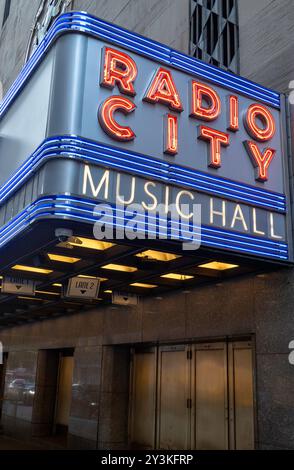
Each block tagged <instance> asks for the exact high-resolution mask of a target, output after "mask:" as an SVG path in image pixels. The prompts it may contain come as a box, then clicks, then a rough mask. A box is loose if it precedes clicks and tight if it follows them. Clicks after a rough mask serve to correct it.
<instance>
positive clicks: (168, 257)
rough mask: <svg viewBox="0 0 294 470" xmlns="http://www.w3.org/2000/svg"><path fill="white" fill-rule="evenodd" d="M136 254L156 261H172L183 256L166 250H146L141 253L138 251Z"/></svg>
mask: <svg viewBox="0 0 294 470" xmlns="http://www.w3.org/2000/svg"><path fill="white" fill-rule="evenodd" d="M135 256H137V257H138V258H146V259H148V260H156V261H172V260H174V259H177V258H181V256H180V255H174V254H173V253H165V252H164V251H156V250H146V251H142V252H141V253H137V254H136V255H135Z"/></svg>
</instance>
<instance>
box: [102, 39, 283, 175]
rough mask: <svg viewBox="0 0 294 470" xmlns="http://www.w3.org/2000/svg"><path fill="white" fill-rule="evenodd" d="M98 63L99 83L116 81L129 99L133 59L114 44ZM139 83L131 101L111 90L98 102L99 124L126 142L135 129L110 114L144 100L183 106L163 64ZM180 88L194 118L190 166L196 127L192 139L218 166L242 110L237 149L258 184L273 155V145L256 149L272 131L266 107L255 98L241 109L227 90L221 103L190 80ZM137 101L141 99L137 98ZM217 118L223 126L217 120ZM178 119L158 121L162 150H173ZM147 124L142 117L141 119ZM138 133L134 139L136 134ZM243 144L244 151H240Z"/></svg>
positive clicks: (204, 86)
mask: <svg viewBox="0 0 294 470" xmlns="http://www.w3.org/2000/svg"><path fill="white" fill-rule="evenodd" d="M100 68H101V81H100V85H101V86H103V87H108V88H110V89H113V88H114V87H115V86H117V87H118V89H119V91H120V92H121V93H122V94H128V95H130V96H132V97H133V99H134V97H135V95H136V90H135V79H136V77H137V75H138V68H137V65H136V62H135V60H134V59H133V58H132V57H131V56H130V55H128V54H126V53H125V52H122V51H119V50H117V49H114V48H110V47H104V48H103V53H102V62H101V67H100ZM144 88H145V92H144V94H143V97H142V98H139V100H138V101H137V103H135V102H134V101H132V100H131V99H129V98H126V97H123V96H116V95H115V96H110V97H109V98H107V99H106V100H105V101H104V102H103V103H102V104H101V105H100V107H99V113H98V117H99V123H100V125H101V127H102V129H103V130H104V131H105V132H106V133H107V134H108V135H109V136H110V137H111V138H112V139H114V140H119V141H122V142H128V141H132V140H134V139H135V138H136V134H135V131H134V130H133V129H132V128H131V127H130V126H128V125H123V124H120V123H119V122H118V121H117V119H116V117H115V116H114V114H115V113H116V112H119V113H123V114H124V115H128V114H130V113H132V112H133V111H135V108H136V107H138V106H140V107H141V106H144V104H143V103H144V102H147V103H150V104H153V105H154V104H159V105H162V106H163V108H164V107H168V108H169V109H170V110H172V111H176V112H180V113H182V112H183V111H184V106H183V103H184V102H185V101H186V97H184V96H181V94H180V91H179V89H178V87H177V84H176V80H175V77H174V72H172V71H171V70H168V69H166V68H164V67H159V68H157V69H156V70H155V72H154V73H153V77H152V78H151V81H150V83H149V84H148V80H147V78H146V83H145V87H144ZM185 92H186V95H187V96H190V110H189V111H188V112H189V115H188V119H190V120H191V121H193V122H194V121H195V123H196V127H195V139H194V145H195V157H194V159H195V161H194V162H193V163H194V165H195V166H197V138H196V134H197V127H198V140H203V141H205V142H206V143H207V145H208V159H207V167H208V168H213V169H215V170H218V169H219V168H220V167H221V166H222V162H223V158H222V151H221V149H222V147H229V146H230V145H231V138H230V133H231V136H233V134H235V135H238V133H237V131H239V130H240V116H241V115H242V114H243V116H244V117H243V123H244V130H243V134H244V131H245V133H246V138H244V137H241V136H240V137H239V136H238V137H237V138H238V139H242V138H243V141H242V142H243V143H244V146H243V147H242V148H241V152H242V154H243V158H244V155H246V153H247V154H248V156H249V160H250V161H251V162H252V172H253V174H254V175H255V176H254V177H255V180H256V181H259V182H261V183H265V182H266V181H268V179H269V169H270V166H271V163H272V161H273V159H274V157H275V154H276V149H275V148H274V147H273V146H268V147H265V148H264V147H263V148H261V147H260V145H261V143H265V142H269V141H271V140H272V139H273V138H274V136H275V132H276V123H275V118H274V116H273V115H272V113H271V111H270V109H269V108H268V107H266V106H264V105H262V104H259V103H251V104H249V105H248V106H246V107H245V108H244V105H241V104H240V100H239V97H238V96H236V95H227V96H226V102H224V103H222V99H221V97H220V96H219V93H218V92H217V90H216V89H215V87H213V86H211V85H208V84H205V83H202V82H199V81H196V80H187V83H186V89H185ZM140 100H141V101H142V102H141V103H140ZM224 109H227V113H226V116H224V115H223V113H224V112H225V111H224ZM135 114H136V113H135ZM149 119H150V118H149ZM151 119H152V118H151ZM181 119H183V118H181ZM126 121H127V120H125V122H126ZM197 121H199V123H201V121H206V122H210V126H209V127H207V126H203V125H199V123H198V126H197ZM223 121H224V122H225V126H223V124H221V123H222V122H223ZM180 124H181V122H180V121H179V117H178V115H175V114H164V115H163V126H162V125H161V126H162V129H163V131H162V132H163V141H164V144H163V149H162V154H163V155H164V154H165V155H169V156H175V155H177V154H179V142H180V140H181V130H180V127H181V126H180ZM147 126H148V122H146V127H147ZM146 127H145V130H146ZM225 131H227V132H225ZM140 132H141V133H142V132H144V128H142V129H140ZM138 138H140V136H139V135H138ZM152 138H158V139H160V138H161V136H160V129H155V130H154V132H153V134H152ZM248 138H249V139H250V140H248ZM251 139H253V140H251ZM244 149H246V151H247V152H246V151H245V152H244ZM238 158H239V155H238ZM245 158H246V157H245ZM247 158H248V157H247ZM183 163H185V162H183Z"/></svg>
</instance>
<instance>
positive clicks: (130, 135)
mask: <svg viewBox="0 0 294 470" xmlns="http://www.w3.org/2000/svg"><path fill="white" fill-rule="evenodd" d="M135 108H136V105H135V104H134V103H133V102H132V101H131V100H129V99H128V98H124V97H123V96H110V97H109V98H107V99H106V100H105V101H104V102H103V103H102V104H101V106H100V107H99V112H98V119H99V123H100V125H101V127H102V129H103V130H104V131H105V132H106V133H107V134H108V135H109V136H110V137H112V138H113V139H116V140H122V141H128V140H133V139H134V138H135V137H136V134H135V133H134V132H133V131H132V129H131V128H130V127H123V126H121V125H120V124H118V122H116V120H115V119H114V116H113V115H114V113H115V111H120V112H121V113H124V114H129V113H131V112H132V111H134V109H135Z"/></svg>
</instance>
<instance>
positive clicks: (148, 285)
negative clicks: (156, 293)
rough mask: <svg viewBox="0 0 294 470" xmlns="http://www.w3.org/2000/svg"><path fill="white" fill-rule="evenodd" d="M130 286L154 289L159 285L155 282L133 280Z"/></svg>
mask: <svg viewBox="0 0 294 470" xmlns="http://www.w3.org/2000/svg"><path fill="white" fill-rule="evenodd" d="M130 286H133V287H142V288H144V289H154V288H155V287H158V286H156V285H155V284H144V283H143V282H133V283H132V284H130Z"/></svg>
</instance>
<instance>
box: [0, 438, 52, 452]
mask: <svg viewBox="0 0 294 470" xmlns="http://www.w3.org/2000/svg"><path fill="white" fill-rule="evenodd" d="M1 450H45V447H41V446H40V445H38V444H36V445H35V444H33V443H31V442H21V441H18V440H17V439H13V438H12V437H7V436H3V435H2V436H0V451H1Z"/></svg>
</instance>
